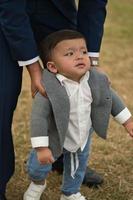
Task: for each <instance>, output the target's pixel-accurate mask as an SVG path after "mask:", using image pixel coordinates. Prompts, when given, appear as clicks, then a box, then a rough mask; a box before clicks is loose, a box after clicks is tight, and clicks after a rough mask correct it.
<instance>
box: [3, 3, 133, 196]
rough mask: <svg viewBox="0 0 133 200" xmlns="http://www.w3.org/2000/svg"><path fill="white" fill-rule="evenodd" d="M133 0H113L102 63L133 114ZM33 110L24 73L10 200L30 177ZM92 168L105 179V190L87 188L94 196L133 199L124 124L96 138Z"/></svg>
mask: <svg viewBox="0 0 133 200" xmlns="http://www.w3.org/2000/svg"><path fill="white" fill-rule="evenodd" d="M132 5H133V0H121V1H116V0H111V1H109V4H108V8H107V10H108V15H107V18H106V23H105V34H104V38H103V43H102V49H101V62H100V63H101V66H102V68H103V69H104V70H105V71H106V72H107V74H108V75H109V77H110V79H111V82H112V87H114V88H115V89H116V90H117V91H118V93H119V94H121V96H122V98H123V100H124V101H125V103H126V104H127V105H128V107H129V109H130V110H131V112H132V113H133V100H132V99H133V91H132V88H133V44H132V39H133V36H132V34H133V20H132V19H133V6H132ZM30 110H31V96H30V81H29V77H28V74H27V72H26V71H25V72H24V81H23V89H22V92H21V95H20V98H19V103H18V106H17V109H16V111H15V116H14V123H13V132H14V135H13V137H14V145H15V153H16V170H15V174H14V176H13V177H12V179H11V181H10V183H9V185H8V188H7V195H8V199H9V200H14V199H15V200H21V199H22V196H23V193H24V191H25V190H26V188H27V186H28V184H29V180H28V177H27V174H26V172H25V165H24V161H25V160H26V158H27V155H28V152H29V151H30V140H29V117H30ZM90 166H91V167H92V168H94V169H96V170H97V171H99V173H101V174H102V175H103V177H104V184H103V185H102V187H100V188H99V189H94V188H91V189H88V187H85V186H82V188H81V191H82V193H83V194H85V195H86V196H87V197H88V198H90V199H92V200H133V141H132V139H131V138H130V137H129V136H128V134H127V133H126V132H125V130H124V128H123V127H122V126H120V125H119V124H117V123H116V122H115V121H114V120H113V119H111V121H110V125H109V131H108V139H107V140H106V141H104V140H102V139H100V138H98V137H97V136H96V135H95V136H94V138H93V145H92V154H91V159H90ZM60 184H61V176H59V175H58V174H56V173H52V174H50V175H49V177H48V188H47V190H46V192H45V194H44V195H43V199H46V200H57V199H59V196H60Z"/></svg>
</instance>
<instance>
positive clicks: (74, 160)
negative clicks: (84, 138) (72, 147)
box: [70, 153, 79, 179]
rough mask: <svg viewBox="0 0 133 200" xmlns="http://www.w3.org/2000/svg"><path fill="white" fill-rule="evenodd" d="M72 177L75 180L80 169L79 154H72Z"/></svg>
mask: <svg viewBox="0 0 133 200" xmlns="http://www.w3.org/2000/svg"><path fill="white" fill-rule="evenodd" d="M70 156H71V177H72V178H73V179H74V178H75V174H76V171H77V169H78V167H79V159H78V154H77V153H71V154H70Z"/></svg>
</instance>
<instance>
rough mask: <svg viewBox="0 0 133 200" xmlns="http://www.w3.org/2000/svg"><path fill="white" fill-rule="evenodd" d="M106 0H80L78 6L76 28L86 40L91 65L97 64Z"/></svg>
mask: <svg viewBox="0 0 133 200" xmlns="http://www.w3.org/2000/svg"><path fill="white" fill-rule="evenodd" d="M106 4H107V0H87V1H86V0H80V1H79V7H78V19H77V20H78V21H77V23H78V30H79V31H80V32H82V33H83V34H84V36H85V38H86V41H87V47H88V50H89V56H90V58H91V61H92V62H91V63H92V65H94V66H96V65H98V58H99V51H100V47H101V42H102V37H103V31H104V22H105V18H106Z"/></svg>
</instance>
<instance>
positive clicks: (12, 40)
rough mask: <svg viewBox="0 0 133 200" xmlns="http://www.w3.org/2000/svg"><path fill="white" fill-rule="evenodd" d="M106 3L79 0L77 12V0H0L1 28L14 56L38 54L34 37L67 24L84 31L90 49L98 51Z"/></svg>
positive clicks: (25, 58) (37, 37) (40, 37)
mask: <svg viewBox="0 0 133 200" xmlns="http://www.w3.org/2000/svg"><path fill="white" fill-rule="evenodd" d="M106 3H107V0H80V1H79V8H78V12H77V10H76V7H75V1H74V0H27V1H26V0H0V31H1V32H2V34H3V36H4V38H5V39H6V41H7V44H8V46H9V48H10V52H11V54H12V58H13V59H14V60H20V61H25V60H29V59H32V58H33V57H35V56H37V54H38V52H37V46H36V42H35V40H36V41H40V40H41V39H42V38H44V37H45V36H46V35H47V34H48V33H51V32H53V31H56V30H59V29H64V28H67V29H78V30H79V31H81V32H82V33H83V34H84V35H85V36H86V39H87V44H88V47H89V51H93V52H98V51H99V49H100V44H101V39H102V35H103V24H104V20H105V15H106V10H105V6H106ZM31 26H32V28H31ZM32 29H33V31H32ZM33 32H34V33H33Z"/></svg>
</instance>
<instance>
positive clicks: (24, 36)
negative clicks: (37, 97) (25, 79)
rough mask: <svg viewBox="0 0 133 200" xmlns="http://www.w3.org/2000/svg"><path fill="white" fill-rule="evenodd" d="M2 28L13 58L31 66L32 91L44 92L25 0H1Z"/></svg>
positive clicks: (0, 18)
mask: <svg viewBox="0 0 133 200" xmlns="http://www.w3.org/2000/svg"><path fill="white" fill-rule="evenodd" d="M0 28H1V31H2V33H3V35H4V37H5V40H6V42H7V45H8V48H9V50H10V53H11V55H12V59H13V60H15V61H17V62H18V64H19V65H20V66H24V65H27V66H29V68H28V71H29V73H30V76H31V81H32V88H33V91H32V92H33V93H35V91H36V90H39V92H41V93H42V94H44V89H43V87H42V85H41V67H40V64H39V62H38V59H39V57H38V52H37V47H36V43H35V40H34V36H33V32H32V29H31V26H30V23H29V18H28V16H27V14H26V1H25V0H19V1H18V0H0ZM32 64H33V65H32Z"/></svg>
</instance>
